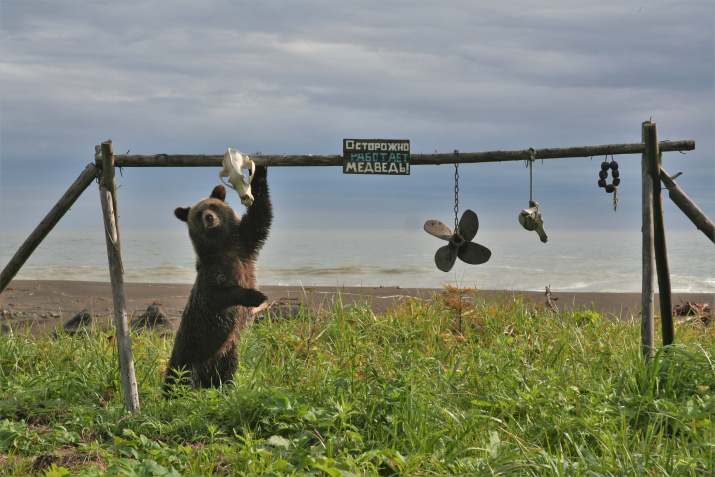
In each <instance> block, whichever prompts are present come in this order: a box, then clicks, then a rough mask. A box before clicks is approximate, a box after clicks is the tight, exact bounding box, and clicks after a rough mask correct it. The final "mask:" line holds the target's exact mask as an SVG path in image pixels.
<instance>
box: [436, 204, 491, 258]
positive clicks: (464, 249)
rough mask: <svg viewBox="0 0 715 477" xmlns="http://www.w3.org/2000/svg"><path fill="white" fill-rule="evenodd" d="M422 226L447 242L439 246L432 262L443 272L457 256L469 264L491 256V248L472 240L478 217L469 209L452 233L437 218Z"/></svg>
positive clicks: (477, 228) (477, 226)
mask: <svg viewBox="0 0 715 477" xmlns="http://www.w3.org/2000/svg"><path fill="white" fill-rule="evenodd" d="M424 228H425V232H427V233H428V234H430V235H434V236H435V237H437V238H440V239H442V240H446V241H447V242H449V243H448V244H447V245H445V246H443V247H440V248H439V249H438V250H437V253H435V255H434V263H435V264H436V265H437V268H439V269H440V270H442V271H443V272H448V271H450V270H451V269H452V267H453V266H454V263H455V262H456V261H457V257H459V259H460V260H462V261H463V262H465V263H468V264H470V265H479V264H481V263H485V262H487V261H488V260H489V258H490V257H491V256H492V252H491V250H489V249H488V248H487V247H485V246H483V245H479V244H478V243H473V242H472V239H473V238H474V236H475V235H477V230H479V218H477V214H476V213H474V212H473V211H471V210H469V209H467V210H465V211H464V213H463V214H462V218H461V219H459V225H458V226H457V227H455V230H454V233H452V231H451V230H450V228H449V226H447V225H446V224H445V223H444V222H440V221H439V220H428V221H427V222H425V227H424Z"/></svg>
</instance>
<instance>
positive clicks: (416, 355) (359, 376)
mask: <svg viewBox="0 0 715 477" xmlns="http://www.w3.org/2000/svg"><path fill="white" fill-rule="evenodd" d="M451 292H452V293H451V295H450V294H448V296H450V297H451V298H447V299H440V298H436V299H435V300H433V301H432V302H421V301H416V300H415V301H407V302H402V303H400V304H399V305H396V306H395V307H394V308H393V309H390V310H388V311H387V312H385V313H381V314H374V313H373V312H372V311H371V309H370V307H369V306H367V305H365V306H358V307H354V306H343V304H342V303H341V302H340V300H339V299H338V301H337V302H336V303H333V304H332V306H330V307H326V308H324V309H322V310H318V311H315V310H314V311H311V312H309V311H308V310H307V309H305V310H302V313H301V315H302V316H299V317H298V318H293V319H290V320H277V321H262V322H257V323H255V324H254V325H253V326H252V327H251V328H250V330H249V331H248V332H247V333H245V334H244V336H243V338H242V341H241V346H240V349H239V354H240V363H241V365H240V368H239V372H238V373H237V374H236V376H235V382H234V383H229V384H227V385H226V386H224V387H223V388H221V389H199V390H195V389H184V390H180V391H179V392H178V393H177V394H176V395H175V396H174V397H173V398H172V399H164V398H163V397H162V395H161V392H160V390H161V380H162V375H163V372H164V371H165V366H166V363H167V361H168V356H169V352H170V350H171V346H172V341H173V337H172V336H157V335H156V334H153V333H143V334H136V335H134V336H133V351H134V361H135V367H136V375H137V381H138V386H139V394H140V402H141V411H140V412H138V413H135V414H129V413H127V412H126V410H125V407H124V401H123V393H122V389H121V377H120V373H119V369H118V357H117V349H116V340H115V339H114V336H113V331H112V330H111V329H110V330H101V329H93V330H89V332H88V333H86V334H78V335H75V336H68V335H60V336H59V337H56V338H53V337H50V336H29V335H27V334H23V333H22V332H17V331H15V332H5V333H4V334H3V335H2V336H0V475H3V476H47V477H61V476H134V477H140V476H141V477H145V476H146V477H148V476H214V475H216V476H229V475H246V476H249V475H250V476H258V475H271V476H289V475H316V476H359V475H381V476H391V475H414V476H438V475H476V476H480V475H527V476H528V475H569V476H581V475H584V476H586V475H588V476H601V475H614V476H631V475H652V476H668V475H694V476H701V475H714V474H715V330H714V329H713V327H712V326H711V327H709V328H702V327H695V326H690V325H687V326H686V325H683V326H680V327H678V328H677V330H676V337H675V342H676V343H677V344H676V345H674V346H669V347H665V348H659V349H658V350H656V352H655V353H654V354H653V356H652V358H651V359H650V360H646V359H644V358H643V356H642V353H641V346H640V342H641V340H640V323H639V322H637V321H635V322H633V321H630V322H629V321H625V320H623V321H621V320H607V319H605V318H603V317H601V316H599V315H598V314H597V313H595V312H594V311H593V310H580V311H577V312H569V313H563V312H562V313H559V312H553V311H550V310H547V309H544V307H543V306H542V305H541V304H535V303H530V302H525V301H524V300H523V299H522V298H521V297H520V296H519V295H517V296H515V297H506V296H504V297H501V298H494V299H490V300H489V301H485V300H484V299H483V298H481V297H480V295H479V293H478V292H474V291H469V292H468V293H466V292H467V291H466V290H461V291H460V290H454V289H452V290H451ZM658 339H659V337H658V335H656V340H658Z"/></svg>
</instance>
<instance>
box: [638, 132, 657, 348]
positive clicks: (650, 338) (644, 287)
mask: <svg viewBox="0 0 715 477" xmlns="http://www.w3.org/2000/svg"><path fill="white" fill-rule="evenodd" d="M650 125H651V122H650V121H646V122H644V123H643V126H642V135H643V142H644V143H645V146H646V150H645V151H644V152H643V157H642V158H641V173H642V189H643V192H642V205H643V228H642V232H643V245H642V257H643V277H642V280H643V281H642V284H641V350H642V352H643V356H644V357H645V358H646V359H649V358H651V357H652V356H653V353H654V349H655V331H654V326H653V317H654V307H655V301H654V271H655V264H654V260H653V179H652V177H651V176H650V174H649V173H648V159H647V156H648V155H649V154H651V153H650V151H649V149H650V148H652V147H653V144H652V142H646V129H647V127H649V126H650Z"/></svg>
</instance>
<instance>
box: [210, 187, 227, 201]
mask: <svg viewBox="0 0 715 477" xmlns="http://www.w3.org/2000/svg"><path fill="white" fill-rule="evenodd" d="M211 197H212V198H214V199H218V200H220V201H221V202H226V188H225V187H224V186H222V185H217V186H216V187H214V190H213V192H211Z"/></svg>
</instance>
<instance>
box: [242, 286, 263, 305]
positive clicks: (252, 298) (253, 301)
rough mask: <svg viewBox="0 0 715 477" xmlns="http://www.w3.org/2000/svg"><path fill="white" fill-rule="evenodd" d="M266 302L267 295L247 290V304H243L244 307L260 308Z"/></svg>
mask: <svg viewBox="0 0 715 477" xmlns="http://www.w3.org/2000/svg"><path fill="white" fill-rule="evenodd" d="M266 300H268V297H267V296H266V295H264V294H263V293H261V292H259V291H258V290H253V289H250V288H249V289H247V290H246V296H245V302H244V303H243V306H248V307H254V306H259V305H261V304H262V303H263V302H265V301H266Z"/></svg>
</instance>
